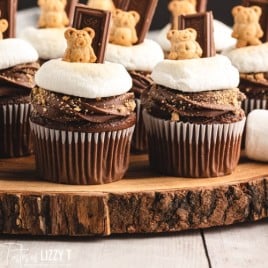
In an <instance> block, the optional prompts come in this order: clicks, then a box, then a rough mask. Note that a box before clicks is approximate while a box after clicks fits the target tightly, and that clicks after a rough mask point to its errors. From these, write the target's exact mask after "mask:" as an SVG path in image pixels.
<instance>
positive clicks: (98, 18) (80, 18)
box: [68, 5, 111, 63]
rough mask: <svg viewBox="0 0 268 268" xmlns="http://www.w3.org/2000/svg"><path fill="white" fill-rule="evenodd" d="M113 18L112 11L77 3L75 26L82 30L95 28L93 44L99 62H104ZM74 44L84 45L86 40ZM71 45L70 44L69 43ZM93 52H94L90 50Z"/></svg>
mask: <svg viewBox="0 0 268 268" xmlns="http://www.w3.org/2000/svg"><path fill="white" fill-rule="evenodd" d="M110 20H111V12H109V11H104V10H99V9H92V8H89V7H87V6H86V5H77V6H76V7H75V15H74V22H73V28H75V29H78V30H82V29H85V28H88V27H89V28H91V29H93V30H94V32H95V35H94V38H93V35H91V33H90V35H91V39H92V38H93V40H92V43H91V46H92V48H93V50H94V53H95V55H96V57H97V59H96V62H97V63H103V62H104V55H105V50H106V45H107V42H108V38H109V25H110ZM79 43H80V41H78V43H77V44H74V45H75V46H83V44H84V41H83V42H82V43H81V44H79ZM68 45H69V44H68ZM90 53H92V52H90Z"/></svg>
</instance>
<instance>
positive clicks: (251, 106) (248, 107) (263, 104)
mask: <svg viewBox="0 0 268 268" xmlns="http://www.w3.org/2000/svg"><path fill="white" fill-rule="evenodd" d="M242 109H243V110H244V111H245V114H246V115H248V114H249V113H250V112H251V111H253V110H256V109H265V110H267V109H268V102H267V100H262V99H245V100H244V101H243V102H242Z"/></svg>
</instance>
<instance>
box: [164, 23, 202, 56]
mask: <svg viewBox="0 0 268 268" xmlns="http://www.w3.org/2000/svg"><path fill="white" fill-rule="evenodd" d="M196 37H197V32H196V30H195V29H193V28H186V29H184V30H170V31H169V32H168V34H167V39H168V40H170V43H171V49H170V53H169V54H168V59H170V60H185V59H194V58H200V57H201V56H202V49H201V47H200V45H199V44H198V43H197V42H196Z"/></svg>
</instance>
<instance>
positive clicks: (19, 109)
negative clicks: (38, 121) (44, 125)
mask: <svg viewBox="0 0 268 268" xmlns="http://www.w3.org/2000/svg"><path fill="white" fill-rule="evenodd" d="M31 108H32V107H31V104H29V103H19V104H7V105H0V157H2V158H11V157H20V156H25V155H29V154H31V153H32V143H31V131H30V124H29V116H30V112H31Z"/></svg>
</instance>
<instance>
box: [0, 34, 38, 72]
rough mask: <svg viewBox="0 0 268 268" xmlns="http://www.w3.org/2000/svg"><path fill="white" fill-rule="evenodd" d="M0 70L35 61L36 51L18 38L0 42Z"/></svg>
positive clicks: (36, 57)
mask: <svg viewBox="0 0 268 268" xmlns="http://www.w3.org/2000/svg"><path fill="white" fill-rule="evenodd" d="M0 59H1V60H0V70H3V69H7V68H10V67H13V66H16V65H18V64H23V63H29V62H34V61H37V59H38V54H37V52H36V50H35V49H34V48H33V47H32V46H31V45H30V44H29V43H28V42H26V41H24V40H22V39H18V38H7V39H3V40H0Z"/></svg>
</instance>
